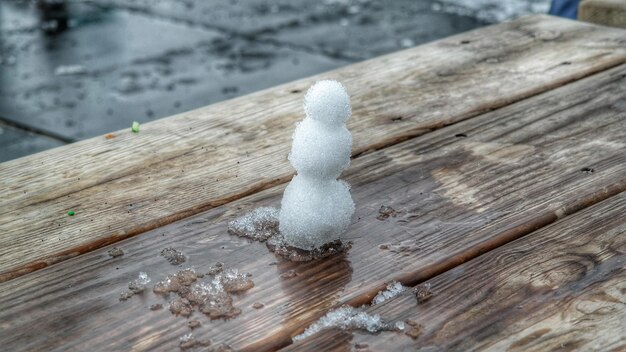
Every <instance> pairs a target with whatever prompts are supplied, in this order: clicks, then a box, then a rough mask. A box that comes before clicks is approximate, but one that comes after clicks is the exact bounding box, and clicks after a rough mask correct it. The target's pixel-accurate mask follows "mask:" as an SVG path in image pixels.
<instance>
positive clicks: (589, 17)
mask: <svg viewBox="0 0 626 352" xmlns="http://www.w3.org/2000/svg"><path fill="white" fill-rule="evenodd" d="M578 19H579V20H581V21H585V22H591V23H597V24H601V25H603V26H612V27H621V28H626V1H624V0H583V1H581V2H580V5H579V6H578Z"/></svg>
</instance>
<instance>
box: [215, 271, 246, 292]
mask: <svg viewBox="0 0 626 352" xmlns="http://www.w3.org/2000/svg"><path fill="white" fill-rule="evenodd" d="M219 280H220V282H221V284H222V286H223V287H224V290H225V291H226V292H228V293H237V292H244V291H247V290H249V289H251V288H252V287H254V282H253V281H252V279H250V277H249V276H248V274H242V273H240V272H239V271H238V270H237V269H229V270H226V271H225V272H223V273H222V274H220V276H219Z"/></svg>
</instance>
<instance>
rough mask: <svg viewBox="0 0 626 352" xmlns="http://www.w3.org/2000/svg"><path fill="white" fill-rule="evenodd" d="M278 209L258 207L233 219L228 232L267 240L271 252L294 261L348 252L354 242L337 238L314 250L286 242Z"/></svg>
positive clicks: (257, 239)
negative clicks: (280, 227) (279, 220)
mask: <svg viewBox="0 0 626 352" xmlns="http://www.w3.org/2000/svg"><path fill="white" fill-rule="evenodd" d="M278 214H279V212H278V210H277V209H276V208H271V207H261V208H257V209H255V210H253V211H251V212H250V213H248V214H246V215H244V216H242V217H240V218H237V219H235V220H233V221H231V222H230V223H229V224H228V233H229V234H231V235H233V236H238V237H244V238H248V239H251V240H255V241H259V242H265V244H266V245H267V248H268V249H269V250H270V252H273V253H274V254H276V255H277V256H279V257H282V258H285V259H287V260H289V261H293V262H308V261H312V260H317V259H322V258H326V257H330V256H332V255H336V254H342V253H346V252H348V250H350V248H352V242H342V241H341V240H335V241H332V242H329V243H326V244H324V245H322V246H320V247H318V248H314V249H312V250H305V249H301V248H297V247H293V246H290V245H288V244H287V243H285V240H284V238H283V236H282V234H281V233H280V231H279V230H278V228H279V222H278Z"/></svg>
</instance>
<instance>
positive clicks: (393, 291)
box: [372, 281, 408, 305]
mask: <svg viewBox="0 0 626 352" xmlns="http://www.w3.org/2000/svg"><path fill="white" fill-rule="evenodd" d="M406 290H408V287H406V286H403V285H402V284H401V283H399V282H397V281H393V282H391V283H389V284H387V289H386V290H385V291H379V292H378V294H377V295H376V297H374V299H373V300H372V305H376V304H381V303H383V302H385V301H386V300H388V299H390V298H393V297H395V296H397V295H399V294H401V293H402V292H404V291H406Z"/></svg>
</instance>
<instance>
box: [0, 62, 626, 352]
mask: <svg viewBox="0 0 626 352" xmlns="http://www.w3.org/2000/svg"><path fill="white" fill-rule="evenodd" d="M625 77H626V65H622V66H620V67H617V68H614V69H612V70H609V71H606V72H603V73H601V74H598V75H594V76H592V77H589V78H586V79H584V80H581V81H579V82H575V83H573V84H570V85H567V86H564V87H561V88H559V89H556V90H553V91H551V92H548V93H545V94H543V95H540V96H537V97H534V98H531V99H527V100H524V101H521V102H519V103H516V104H513V105H510V106H508V107H506V108H503V109H500V110H496V111H494V112H491V113H488V114H484V115H481V116H479V117H476V118H474V119H470V120H468V121H464V122H461V123H459V124H456V125H454V126H449V127H446V128H443V129H441V130H438V131H435V132H433V133H429V134H427V135H424V136H421V137H418V138H416V139H412V140H409V141H405V142H403V143H400V144H398V145H396V146H393V147H390V148H385V149H383V150H380V151H377V152H374V153H370V154H366V155H364V156H362V157H360V158H358V159H356V160H355V161H354V162H353V165H352V166H351V168H350V169H349V171H348V173H347V175H346V178H347V180H348V181H349V182H350V183H351V184H352V190H353V191H352V193H353V197H354V199H355V202H356V204H357V214H356V215H357V217H356V221H355V222H354V224H352V226H351V227H350V229H349V232H348V234H347V238H349V239H350V240H352V241H354V245H353V248H352V249H351V250H350V252H349V253H348V254H347V255H344V256H335V257H332V258H327V259H326V260H320V261H316V262H311V263H300V264H298V263H290V262H283V261H279V260H278V259H277V258H276V257H275V256H274V255H273V254H271V253H270V252H269V251H268V250H267V248H266V247H265V246H264V245H263V244H260V243H257V242H249V241H248V240H245V239H241V238H239V237H235V236H230V235H228V234H227V231H226V230H227V222H228V221H230V220H231V219H233V218H234V217H237V216H241V215H242V214H244V213H245V212H247V211H249V210H251V209H253V208H255V207H258V206H263V205H274V206H276V205H278V204H279V202H280V196H281V192H282V189H283V186H278V187H275V188H272V189H268V190H265V191H263V192H259V193H257V194H254V195H252V196H249V197H246V198H243V199H240V200H237V201H234V202H231V203H228V204H225V205H223V206H219V207H216V208H214V209H211V210H209V211H206V212H203V213H201V214H198V215H196V216H194V217H192V218H189V219H185V220H182V221H179V222H176V223H172V224H169V225H167V226H164V227H162V228H159V229H155V230H152V231H150V232H148V233H145V234H142V235H140V236H136V237H133V238H129V239H126V240H125V241H123V242H121V243H119V244H117V245H118V246H121V247H122V248H123V249H124V251H125V252H126V255H125V256H123V257H121V258H117V259H110V258H109V256H108V255H107V250H108V249H109V248H103V249H99V250H95V251H92V252H90V253H87V254H84V255H81V256H79V257H77V258H73V259H71V260H68V261H66V262H63V263H59V264H57V265H54V266H51V267H49V268H46V269H43V270H40V271H37V272H34V273H31V274H29V275H27V276H24V277H21V278H17V279H15V280H11V281H8V282H5V283H2V284H0V306H1V307H3V309H2V311H1V312H0V321H2V322H3V325H2V327H3V329H4V331H3V334H2V336H0V344H1V345H2V346H8V347H7V348H10V349H12V350H38V349H42V348H45V349H46V350H55V349H58V350H67V349H75V350H85V349H89V350H101V349H117V350H128V349H136V350H146V349H163V350H172V349H174V348H175V347H176V345H177V342H178V338H179V337H181V336H183V335H184V334H186V333H187V332H189V329H188V328H187V327H186V321H185V319H184V318H181V317H178V318H176V317H174V316H172V315H171V314H170V313H169V312H168V311H157V312H152V311H150V310H148V309H147V307H148V306H149V305H151V304H153V303H162V304H167V301H166V300H164V299H163V298H161V297H160V296H156V295H155V294H153V293H152V292H147V293H145V294H144V295H143V296H139V297H133V298H132V299H131V300H128V301H126V302H119V301H118V296H119V293H120V292H122V291H123V290H125V289H126V286H127V284H128V282H129V281H130V280H132V279H134V278H135V277H136V276H137V273H138V272H139V271H146V272H147V273H148V274H149V275H150V276H151V277H152V278H153V280H154V281H157V280H162V279H163V278H164V277H165V275H166V274H168V273H172V272H174V271H175V270H177V269H178V267H173V266H171V265H170V264H169V263H168V262H167V261H165V260H164V259H163V258H161V257H160V256H159V252H160V251H161V250H162V249H163V248H166V247H169V246H173V247H175V248H178V249H180V250H182V251H183V252H184V253H185V254H186V255H187V256H188V257H189V260H188V261H187V262H186V263H185V265H189V266H193V267H195V268H197V269H198V270H201V271H206V270H208V267H209V266H210V265H212V264H214V263H215V262H216V261H221V262H224V263H225V264H226V266H228V267H233V268H238V269H240V270H242V271H246V272H250V273H251V274H252V275H253V276H252V278H253V280H254V282H255V283H256V286H255V287H254V288H253V289H251V290H250V291H248V292H246V293H245V294H243V295H240V296H237V297H235V301H234V302H235V306H237V307H239V308H240V309H241V310H242V313H241V315H240V316H238V317H236V318H234V319H232V320H228V321H222V320H217V321H209V319H208V318H207V317H205V316H203V315H200V314H196V315H195V316H194V317H196V318H198V319H200V320H201V321H202V325H203V326H202V329H196V330H194V335H196V336H197V337H198V338H211V339H212V340H213V342H215V343H221V342H224V343H228V344H229V345H231V346H233V347H235V348H237V349H243V350H254V351H262V350H272V349H276V348H279V347H283V346H286V345H288V344H289V343H290V342H291V337H292V336H293V335H295V334H297V333H300V332H301V331H302V330H303V329H304V328H305V327H307V326H308V325H309V324H310V323H311V322H313V321H314V320H315V319H317V318H319V317H320V316H321V315H323V314H324V313H325V312H326V311H327V310H328V309H330V308H332V307H337V306H339V305H342V304H344V303H350V304H353V305H361V304H363V303H366V302H369V301H370V300H371V299H372V297H373V296H374V295H375V294H376V293H377V292H378V291H379V290H380V289H382V288H383V287H384V283H385V282H388V281H390V280H394V279H395V280H399V281H401V282H403V283H404V284H411V285H412V284H416V283H418V282H421V281H423V280H426V279H429V278H431V277H433V276H435V275H437V274H440V273H442V272H444V271H446V270H449V269H451V268H453V267H455V266H457V265H459V264H461V263H463V262H465V261H468V260H470V259H472V258H474V257H476V256H477V255H479V254H482V253H484V252H487V251H489V250H491V249H493V248H496V247H498V246H500V245H502V244H504V243H507V242H509V241H512V240H515V239H517V238H519V237H521V236H524V235H526V234H527V233H530V232H532V231H533V230H535V229H537V228H540V227H542V226H545V225H546V224H548V223H551V222H553V221H555V220H557V219H558V218H559V217H563V216H566V215H568V214H570V213H572V212H575V211H577V210H579V209H581V208H584V207H586V206H589V205H590V204H594V203H596V202H598V201H601V200H603V199H606V198H608V197H610V196H611V195H614V194H617V193H619V192H622V191H624V190H626V155H625V154H624V152H623V151H624V148H625V145H624V141H625V140H626V138H625V137H626V128H625V127H626V126H625V124H626V119H625V117H626V106H624V104H623V98H624V97H625V96H626V85H624V79H625ZM590 91H593V92H594V94H593V95H590V94H589V92H590ZM461 134H463V135H465V136H467V137H462V135H461ZM456 136H459V137H456ZM583 168H586V170H588V171H585V172H583V171H581V169H583ZM591 169H593V172H591ZM381 205H389V206H392V207H393V208H395V209H396V210H398V211H399V214H398V215H397V216H396V217H390V218H389V219H387V220H384V221H381V220H378V219H377V216H378V215H379V214H378V210H379V208H380V206H381ZM381 244H391V245H394V244H406V245H409V246H412V249H413V250H412V251H411V250H404V251H400V252H399V253H396V252H393V251H392V250H388V249H382V248H380V245H381ZM275 262H278V263H277V265H270V264H271V263H275ZM289 270H295V272H296V273H297V275H296V276H295V277H292V278H282V277H281V275H282V274H284V273H286V272H288V271H289ZM255 302H260V303H262V304H264V305H265V306H264V308H262V309H258V310H257V309H253V308H252V307H251V306H252V305H253V303H255ZM44 346H45V347H44Z"/></svg>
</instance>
